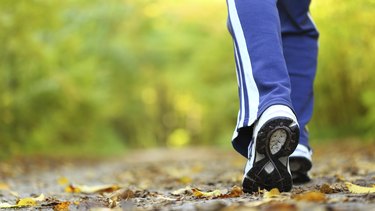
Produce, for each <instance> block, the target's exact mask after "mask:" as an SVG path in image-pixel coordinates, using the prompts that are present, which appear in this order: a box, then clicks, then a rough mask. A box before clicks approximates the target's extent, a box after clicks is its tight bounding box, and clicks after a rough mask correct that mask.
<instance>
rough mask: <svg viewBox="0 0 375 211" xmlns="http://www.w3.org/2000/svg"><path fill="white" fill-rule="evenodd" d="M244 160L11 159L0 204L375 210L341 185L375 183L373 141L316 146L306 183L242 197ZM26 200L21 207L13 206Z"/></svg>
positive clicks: (155, 155)
mask: <svg viewBox="0 0 375 211" xmlns="http://www.w3.org/2000/svg"><path fill="white" fill-rule="evenodd" d="M244 163H245V160H244V159H243V158H242V157H240V156H239V155H237V154H236V153H235V152H233V151H232V150H222V149H213V148H188V149H178V150H177V149H174V150H168V149H152V150H137V151H131V152H129V153H127V155H125V156H124V157H121V158H111V159H106V160H100V161H94V160H89V161H88V160H84V161H80V160H75V161H59V160H46V159H43V158H35V159H28V160H25V159H24V160H18V161H13V162H8V163H1V164H0V204H2V205H4V203H8V204H9V205H16V204H17V202H18V203H19V206H16V207H13V208H3V209H5V210H7V209H10V210H14V209H22V210H35V209H42V210H283V209H284V210H375V193H361V194H358V193H353V191H351V190H350V189H348V187H347V184H348V182H349V183H352V184H356V185H360V186H363V187H372V186H374V185H375V146H374V144H367V145H362V146H356V147H353V146H351V145H349V144H347V143H343V144H340V145H337V144H329V145H324V146H320V147H318V148H316V150H315V153H314V167H313V171H312V173H311V175H312V177H313V180H312V181H311V182H310V183H307V184H303V185H295V186H294V188H293V190H292V191H291V192H290V193H281V194H279V193H277V191H276V192H273V191H271V192H259V193H254V194H244V193H242V192H241V189H240V188H238V186H240V184H241V179H242V168H243V165H244ZM103 185H104V186H103ZM374 188H375V186H374ZM40 194H43V195H42V196H41V197H39V198H37V197H38V196H40ZM30 197H31V199H26V200H29V201H30V200H31V201H32V203H31V204H28V205H29V206H20V201H22V199H25V198H30ZM20 199H21V200H20ZM0 207H1V206H0Z"/></svg>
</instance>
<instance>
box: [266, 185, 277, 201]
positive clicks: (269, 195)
mask: <svg viewBox="0 0 375 211" xmlns="http://www.w3.org/2000/svg"><path fill="white" fill-rule="evenodd" d="M279 196H280V191H279V189H277V188H273V189H271V190H270V191H265V192H264V194H263V198H266V199H270V198H277V197H279Z"/></svg>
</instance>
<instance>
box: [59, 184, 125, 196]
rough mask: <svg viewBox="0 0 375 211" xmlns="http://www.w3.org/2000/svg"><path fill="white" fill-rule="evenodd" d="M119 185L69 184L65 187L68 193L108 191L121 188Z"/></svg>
mask: <svg viewBox="0 0 375 211" xmlns="http://www.w3.org/2000/svg"><path fill="white" fill-rule="evenodd" d="M119 189H120V187H119V186H118V185H96V186H86V185H69V186H68V187H66V188H65V192H67V193H87V194H90V193H108V192H114V191H116V190H119Z"/></svg>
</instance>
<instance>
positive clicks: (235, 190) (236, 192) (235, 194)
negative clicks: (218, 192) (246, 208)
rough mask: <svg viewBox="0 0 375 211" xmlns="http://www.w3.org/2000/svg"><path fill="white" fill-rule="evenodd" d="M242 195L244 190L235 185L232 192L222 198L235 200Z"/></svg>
mask: <svg viewBox="0 0 375 211" xmlns="http://www.w3.org/2000/svg"><path fill="white" fill-rule="evenodd" d="M242 194H243V191H242V188H240V187H238V186H236V185H235V186H233V187H232V189H231V190H230V192H229V193H228V194H224V196H222V198H234V197H239V196H241V195H242Z"/></svg>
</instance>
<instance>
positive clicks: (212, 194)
mask: <svg viewBox="0 0 375 211" xmlns="http://www.w3.org/2000/svg"><path fill="white" fill-rule="evenodd" d="M191 190H192V191H193V195H194V196H195V197H197V198H215V197H219V196H220V195H222V194H223V193H222V192H221V191H220V190H214V191H210V192H204V191H200V190H199V189H197V188H193V189H191Z"/></svg>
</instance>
